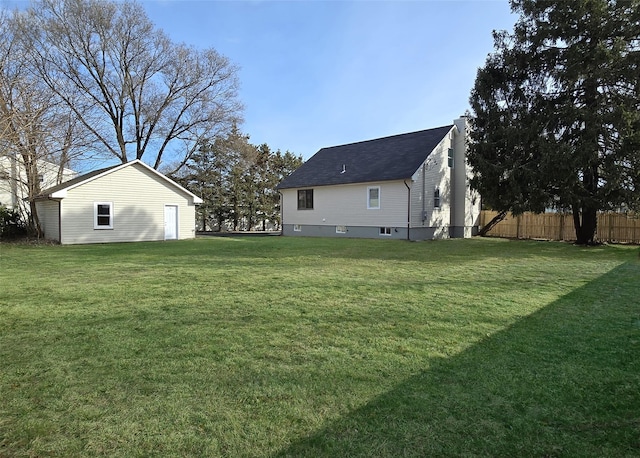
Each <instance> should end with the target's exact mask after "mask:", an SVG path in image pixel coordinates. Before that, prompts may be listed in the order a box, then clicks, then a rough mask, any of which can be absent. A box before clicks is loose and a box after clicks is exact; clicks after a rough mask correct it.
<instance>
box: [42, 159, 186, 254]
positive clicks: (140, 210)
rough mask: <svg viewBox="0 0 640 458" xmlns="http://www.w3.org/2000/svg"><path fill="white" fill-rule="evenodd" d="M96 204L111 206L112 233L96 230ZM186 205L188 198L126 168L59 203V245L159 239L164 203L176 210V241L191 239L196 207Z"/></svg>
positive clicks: (138, 168) (142, 172)
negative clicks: (60, 230)
mask: <svg viewBox="0 0 640 458" xmlns="http://www.w3.org/2000/svg"><path fill="white" fill-rule="evenodd" d="M94 202H112V203H113V229H94ZM189 202H190V198H189V196H187V195H186V194H184V193H183V192H179V191H178V190H177V189H176V188H174V187H173V186H171V185H170V184H169V183H167V182H166V181H165V180H163V179H162V178H161V177H159V176H157V175H155V174H153V173H151V172H150V171H148V170H146V169H145V168H144V167H143V166H141V165H132V166H129V167H124V168H121V169H118V170H116V171H114V172H112V173H109V174H107V175H105V176H102V177H100V178H97V179H95V180H92V181H89V182H87V183H84V184H82V185H80V186H78V187H76V188H72V189H69V190H68V192H67V196H66V197H65V198H63V199H62V200H61V207H60V211H61V221H62V237H61V240H60V242H61V243H63V244H67V243H103V242H132V241H143V240H163V239H164V211H165V205H177V206H178V222H179V227H178V238H179V239H186V238H193V237H195V206H194V205H193V204H190V203H189ZM45 235H46V236H47V237H48V234H46V233H45Z"/></svg>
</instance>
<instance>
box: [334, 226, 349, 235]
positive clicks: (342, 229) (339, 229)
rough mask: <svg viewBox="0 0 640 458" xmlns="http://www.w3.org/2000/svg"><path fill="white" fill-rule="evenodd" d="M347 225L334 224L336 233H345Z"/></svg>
mask: <svg viewBox="0 0 640 458" xmlns="http://www.w3.org/2000/svg"><path fill="white" fill-rule="evenodd" d="M346 233H347V226H336V234H346Z"/></svg>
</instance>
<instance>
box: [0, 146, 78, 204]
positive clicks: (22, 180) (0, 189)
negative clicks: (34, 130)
mask: <svg viewBox="0 0 640 458" xmlns="http://www.w3.org/2000/svg"><path fill="white" fill-rule="evenodd" d="M37 167H38V181H39V185H40V189H46V188H50V187H52V186H55V185H57V184H58V183H60V182H62V181H67V180H71V179H72V178H74V177H75V176H77V175H78V174H77V173H76V172H74V171H73V170H71V169H68V168H62V169H60V166H59V165H58V164H54V163H52V162H49V161H45V160H38V161H37ZM28 197H29V189H28V187H27V172H26V169H25V166H24V163H23V161H22V159H21V158H20V157H15V156H13V155H1V156H0V205H2V206H5V207H7V208H11V209H14V210H18V211H19V212H20V213H21V214H22V215H26V214H28V213H29V211H30V210H29V202H28V200H27V199H28Z"/></svg>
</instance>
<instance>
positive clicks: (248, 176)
mask: <svg viewBox="0 0 640 458" xmlns="http://www.w3.org/2000/svg"><path fill="white" fill-rule="evenodd" d="M301 164H302V158H301V157H296V156H295V155H293V154H292V153H289V152H288V151H287V152H286V153H285V154H284V155H283V154H282V153H281V152H280V151H277V152H275V153H274V152H272V151H271V149H270V148H269V146H268V145H266V144H263V145H260V146H258V147H256V146H254V145H252V144H251V143H249V136H248V135H245V134H243V133H242V132H240V131H239V129H238V128H237V127H234V128H233V129H232V130H231V132H230V133H229V134H228V135H227V136H225V137H220V138H217V139H215V140H214V141H213V142H211V141H207V142H202V143H201V145H200V147H199V148H198V150H197V151H196V152H195V153H194V154H193V155H192V156H191V158H190V159H189V160H188V161H187V163H186V164H185V166H184V167H183V168H182V169H181V172H180V174H179V175H174V176H173V178H175V179H176V180H177V181H178V182H180V183H181V184H182V185H183V186H185V187H186V188H187V189H189V190H190V191H191V192H193V193H195V194H196V195H198V196H199V197H201V198H202V200H203V203H202V204H201V205H200V206H199V208H198V209H197V218H198V222H199V224H198V225H199V226H200V228H201V229H202V230H225V229H227V228H230V229H233V230H235V231H237V230H252V229H254V228H256V227H261V228H262V229H263V230H265V229H266V226H267V222H271V223H272V224H273V225H274V226H275V227H279V225H280V195H279V194H278V192H277V191H276V189H275V188H276V186H277V185H278V183H280V181H282V179H283V178H284V177H285V176H287V175H289V174H290V173H291V172H293V171H294V170H295V169H296V168H298V167H299V166H300V165H301Z"/></svg>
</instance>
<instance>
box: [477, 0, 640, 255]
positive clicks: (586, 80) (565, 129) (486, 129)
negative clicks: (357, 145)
mask: <svg viewBox="0 0 640 458" xmlns="http://www.w3.org/2000/svg"><path fill="white" fill-rule="evenodd" d="M511 8H512V10H513V11H514V12H516V13H519V14H520V18H519V20H518V21H517V23H516V25H515V27H514V31H513V32H512V33H507V32H504V31H503V32H495V33H494V41H495V52H494V53H493V54H492V55H490V56H489V57H488V58H487V61H486V63H485V66H484V67H483V68H481V69H480V70H479V71H478V75H477V77H476V82H475V86H474V88H473V91H472V93H471V98H470V102H471V107H472V110H473V116H472V126H473V131H472V134H471V144H470V152H469V163H470V165H471V166H472V167H473V168H474V170H475V172H476V177H475V178H474V180H473V181H472V185H473V186H474V187H475V188H476V189H478V190H479V191H480V192H481V194H482V196H483V199H484V202H485V204H488V205H489V206H491V207H492V208H493V209H495V210H499V211H511V212H513V213H515V214H518V213H522V212H524V211H534V212H542V211H544V210H545V209H546V208H555V209H559V210H568V211H571V212H572V214H573V217H574V225H575V230H576V237H577V241H578V243H579V244H591V243H594V241H595V234H596V224H597V212H598V211H601V210H614V209H619V208H627V209H629V208H638V207H640V196H639V195H640V0H625V1H613V0H611V1H607V0H578V1H571V2H567V1H534V0H512V1H511Z"/></svg>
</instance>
